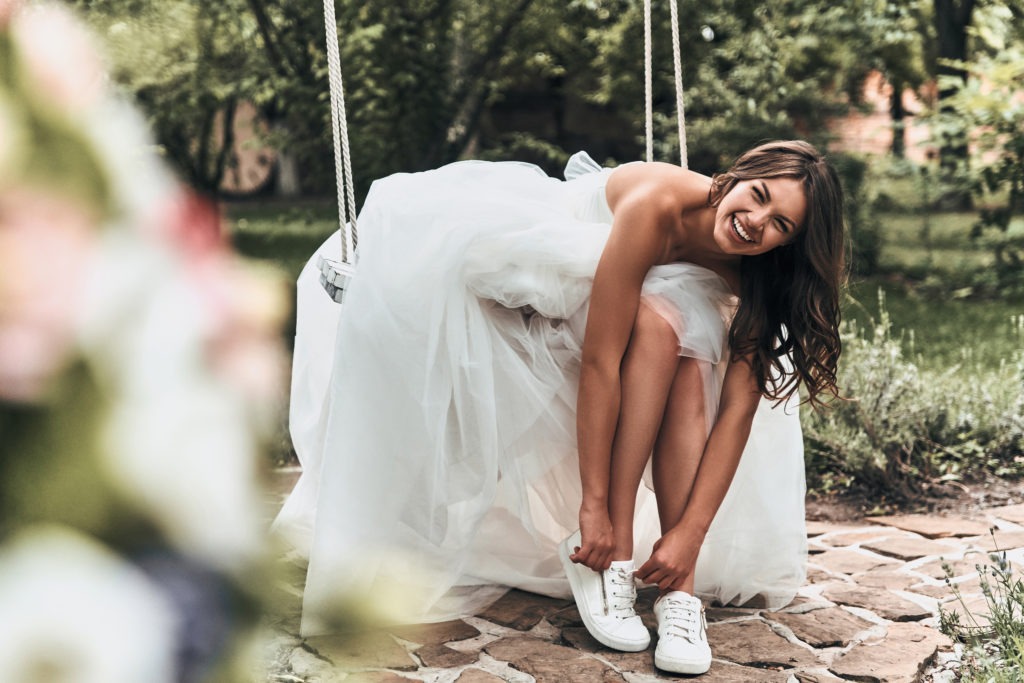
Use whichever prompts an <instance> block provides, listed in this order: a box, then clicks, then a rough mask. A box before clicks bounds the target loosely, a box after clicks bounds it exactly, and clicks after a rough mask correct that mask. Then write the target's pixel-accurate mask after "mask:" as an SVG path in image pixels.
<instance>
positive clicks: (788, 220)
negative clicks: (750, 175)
mask: <svg viewBox="0 0 1024 683" xmlns="http://www.w3.org/2000/svg"><path fill="white" fill-rule="evenodd" d="M761 192H763V193H764V199H765V201H766V202H770V201H771V200H772V193H771V191H770V190H769V189H768V184H767V183H765V182H764V181H763V180H762V181H761ZM778 219H779V220H781V221H785V223H786V227H787V228H788V229H789V231H790V232H792V231H794V230H796V223H795V222H794V221H793V220H792V219H791V218H789V217H788V216H784V215H782V214H779V215H778Z"/></svg>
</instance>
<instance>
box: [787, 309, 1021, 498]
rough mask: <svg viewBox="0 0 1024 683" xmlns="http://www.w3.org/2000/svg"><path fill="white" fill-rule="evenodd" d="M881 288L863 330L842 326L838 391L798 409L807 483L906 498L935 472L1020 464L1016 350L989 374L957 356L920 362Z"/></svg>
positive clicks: (954, 473) (951, 474)
mask: <svg viewBox="0 0 1024 683" xmlns="http://www.w3.org/2000/svg"><path fill="white" fill-rule="evenodd" d="M879 297H880V299H882V301H881V302H880V303H881V306H880V309H881V313H880V316H879V319H878V321H877V322H875V323H874V325H873V326H872V327H871V328H870V329H869V330H861V329H860V328H858V326H857V325H856V324H852V323H851V324H847V325H846V326H845V327H844V331H843V344H844V350H843V359H842V362H841V365H840V377H839V384H840V386H841V387H842V390H843V392H844V394H843V396H844V400H839V401H835V402H834V403H833V404H832V405H831V406H830V407H829V408H828V409H826V410H823V411H817V412H814V411H805V412H804V416H805V417H804V434H805V444H806V447H807V471H808V479H809V482H810V485H811V487H812V488H813V489H817V490H819V491H825V492H827V491H830V490H833V489H837V488H853V487H857V488H861V489H866V490H867V491H870V492H871V493H872V494H876V495H878V496H881V497H886V498H889V499H896V500H907V499H911V498H913V497H915V496H917V495H919V494H920V493H922V492H923V491H924V490H925V489H926V488H927V486H928V485H929V484H930V483H932V482H935V481H937V480H956V479H961V478H965V477H970V476H974V475H978V474H981V473H983V472H986V473H993V474H996V475H999V476H1015V475H1020V474H1021V473H1022V472H1024V458H1022V457H1021V453H1022V446H1024V383H1022V380H1024V360H1022V357H1021V356H1020V355H1019V354H1018V356H1017V357H1016V358H1015V359H1013V360H1012V362H1011V363H1008V364H1005V367H1004V368H1003V369H1002V370H1001V371H1000V372H998V373H996V374H995V375H993V376H990V377H982V376H980V375H979V374H978V373H974V372H971V368H965V367H964V366H963V365H960V366H954V367H952V368H949V369H946V370H943V371H922V370H921V369H920V368H919V367H918V366H917V365H916V364H915V363H914V362H912V361H911V360H910V359H908V358H907V357H906V355H905V354H904V352H903V344H902V341H901V339H899V338H897V337H894V336H893V334H892V323H891V320H890V319H889V314H888V312H887V311H886V309H885V305H884V297H883V295H882V294H881V292H880V293H879Z"/></svg>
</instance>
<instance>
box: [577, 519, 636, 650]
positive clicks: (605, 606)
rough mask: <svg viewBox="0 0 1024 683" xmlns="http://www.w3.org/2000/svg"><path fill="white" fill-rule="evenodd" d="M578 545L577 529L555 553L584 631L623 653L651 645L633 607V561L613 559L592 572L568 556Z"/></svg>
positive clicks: (634, 589)
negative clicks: (602, 568) (566, 578)
mask: <svg viewBox="0 0 1024 683" xmlns="http://www.w3.org/2000/svg"><path fill="white" fill-rule="evenodd" d="M579 545H580V532H578V531H577V532H576V533H574V534H573V535H571V536H570V537H569V538H567V539H565V540H564V541H563V542H562V544H561V545H559V547H558V555H559V557H560V558H561V560H562V566H563V567H564V568H565V574H566V576H567V577H568V578H569V586H571V587H572V595H573V597H574V598H575V599H576V607H577V608H579V611H580V617H581V618H582V619H583V624H584V625H585V626H586V627H587V631H589V632H590V635H592V636H593V637H594V639H595V640H597V641H598V642H599V643H601V644H602V645H605V646H607V647H610V648H612V649H615V650H622V651H623V652H640V651H642V650H645V649H647V646H648V645H650V644H651V634H650V633H649V632H648V631H647V627H646V626H644V624H643V622H642V621H641V620H640V617H638V616H637V615H636V612H635V611H634V610H633V604H634V603H635V602H636V584H635V583H634V582H633V570H634V569H635V567H634V565H633V560H627V561H623V562H612V566H611V567H610V568H609V569H608V570H607V571H603V572H595V571H593V570H592V569H590V568H589V567H585V566H584V565H582V564H576V563H575V562H573V561H572V560H570V559H569V556H570V555H572V554H573V553H574V552H575V551H576V548H578V547H579Z"/></svg>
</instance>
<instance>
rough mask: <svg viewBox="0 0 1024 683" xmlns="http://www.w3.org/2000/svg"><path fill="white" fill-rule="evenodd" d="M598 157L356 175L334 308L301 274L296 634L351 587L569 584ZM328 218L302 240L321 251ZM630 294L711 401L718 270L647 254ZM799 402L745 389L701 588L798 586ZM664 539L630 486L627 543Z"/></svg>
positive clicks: (433, 614) (468, 608) (420, 593)
mask: <svg viewBox="0 0 1024 683" xmlns="http://www.w3.org/2000/svg"><path fill="white" fill-rule="evenodd" d="M609 173H610V169H601V168H600V167H599V166H597V165H596V164H595V163H594V162H593V161H592V160H590V159H589V157H587V156H586V155H584V154H579V155H576V156H575V157H573V159H572V160H571V161H570V163H569V166H568V167H567V169H566V177H567V178H568V179H567V180H566V181H561V180H557V179H554V178H550V177H548V176H546V175H545V174H544V173H543V172H542V171H541V170H540V169H538V168H537V167H535V166H532V165H529V164H522V163H513V162H503V163H489V162H480V161H465V162H459V163H455V164H451V165H449V166H445V167H443V168H440V169H437V170H434V171H428V172H425V173H415V174H396V175H393V176H390V177H388V178H384V179H383V180H379V181H377V182H375V183H374V184H373V186H372V187H371V189H370V193H369V195H368V197H367V199H366V202H365V206H364V208H363V210H362V213H361V214H360V216H359V229H360V240H361V241H360V247H359V249H360V251H359V261H358V267H357V274H356V276H355V278H354V280H353V281H352V283H351V285H350V288H349V291H348V293H347V297H346V300H345V303H344V304H343V305H342V306H338V305H337V304H335V303H333V302H332V301H331V300H330V299H329V298H328V296H327V295H326V294H325V293H324V291H323V290H322V289H321V287H320V285H319V282H318V273H317V271H316V267H315V261H316V255H314V257H313V259H311V261H310V264H309V265H307V267H306V269H305V270H304V271H303V273H302V275H301V276H300V278H299V282H298V323H297V332H296V339H295V356H294V367H293V379H292V396H291V400H292V403H291V415H290V417H291V425H290V426H291V432H292V437H293V442H294V445H295V450H296V452H297V454H298V457H299V460H300V462H301V464H302V468H303V473H302V476H301V478H300V480H299V482H298V483H297V485H296V487H295V490H294V491H293V492H292V494H291V495H290V496H289V498H288V499H287V501H286V502H285V505H284V507H283V509H282V510H281V512H280V514H279V516H278V518H277V520H276V522H275V528H276V529H277V530H278V531H279V532H280V533H281V534H283V535H284V536H285V538H286V539H287V540H288V541H290V543H291V544H293V545H294V547H296V548H297V549H298V550H299V551H301V552H302V553H305V554H306V555H307V556H308V558H309V570H308V575H307V582H306V592H305V597H304V613H303V624H302V628H303V632H304V633H306V634H311V633H317V632H321V631H323V630H324V629H325V628H327V627H328V626H327V625H328V622H329V617H330V613H331V610H332V609H333V608H334V607H335V606H337V605H338V604H351V602H349V601H351V600H352V599H353V597H358V596H363V597H369V599H372V600H379V601H380V602H381V603H387V602H388V601H396V600H397V601H399V602H400V603H401V605H402V608H403V612H402V615H403V618H406V619H410V620H419V621H437V620H443V619H449V618H452V617H455V616H458V615H464V614H470V613H473V612H474V611H476V610H479V609H481V608H482V607H484V606H485V605H486V604H488V603H489V602H491V601H493V600H494V599H496V598H497V597H498V596H500V595H501V593H502V592H503V591H504V590H505V589H506V588H507V587H510V586H511V587H517V588H521V589H524V590H528V591H534V592H537V593H542V594H545V595H551V596H558V597H568V596H569V595H570V592H569V585H568V582H567V580H566V578H565V574H564V572H563V570H562V568H561V566H560V563H559V560H558V557H557V552H556V544H557V543H558V542H559V541H561V540H562V539H563V538H564V537H566V536H568V535H569V533H571V532H572V531H573V530H574V529H575V528H576V527H577V525H578V522H577V515H578V511H579V504H580V496H581V492H580V479H579V472H578V460H577V453H576V420H575V405H576V392H577V383H578V370H579V358H580V348H581V344H582V340H583V329H584V323H585V319H586V314H587V303H588V297H589V294H590V288H591V281H592V277H593V274H594V271H595V268H596V265H597V261H598V258H599V256H600V254H601V251H602V249H603V247H604V243H605V240H606V239H607V237H608V234H609V230H610V227H611V220H612V215H611V211H610V210H609V208H608V205H607V202H606V200H605V194H604V186H605V182H606V180H607V178H608V174H609ZM337 245H338V236H337V233H336V234H335V235H334V236H333V237H332V238H331V239H329V240H328V241H327V242H326V243H325V244H324V246H323V247H321V249H320V250H319V251H318V253H325V254H326V255H327V256H328V257H331V256H332V255H333V253H334V252H335V250H337V248H338V246H337ZM644 298H645V300H646V301H647V302H648V303H649V304H650V305H652V306H654V307H655V309H656V310H658V311H659V312H660V313H661V314H662V315H663V316H665V317H666V318H668V319H669V320H670V321H671V322H672V323H673V325H674V326H675V328H676V329H677V331H678V333H679V340H680V353H681V354H684V355H687V356H693V357H696V358H698V359H701V360H703V361H705V363H704V364H703V365H704V367H705V382H704V387H705V394H706V397H705V398H706V401H707V404H708V406H709V407H710V408H711V411H710V412H709V414H710V415H713V414H714V411H715V409H716V408H717V400H718V394H719V389H720V379H721V375H722V373H723V370H724V365H725V364H724V363H723V362H722V361H723V358H724V356H725V355H726V353H727V349H726V337H727V330H728V323H729V319H730V316H731V314H732V311H733V308H734V306H735V300H734V298H733V297H732V295H731V294H730V293H729V291H728V289H727V287H726V285H725V283H724V282H723V281H722V280H721V278H719V277H718V276H717V275H716V274H714V273H712V272H710V271H708V270H706V269H704V268H701V267H698V266H695V265H693V264H688V263H678V264H671V265H664V266H657V267H655V268H653V269H652V270H651V271H650V274H649V275H648V277H647V280H646V282H645V285H644ZM803 467H804V465H803V444H802V438H801V432H800V422H799V417H798V413H797V407H796V405H795V402H793V401H791V402H790V403H789V404H788V405H782V406H779V407H777V408H772V404H771V403H769V402H768V401H766V400H762V404H761V406H760V407H759V409H758V411H757V414H756V416H755V418H754V424H753V429H752V432H751V436H750V439H749V442H748V445H747V448H746V450H745V451H744V454H743V457H742V460H741V462H740V465H739V469H738V471H737V473H736V476H735V479H734V480H733V483H732V485H731V487H730V489H729V492H728V494H727V495H726V498H725V500H724V502H723V503H722V506H721V508H720V509H719V512H718V514H717V516H716V518H715V521H714V523H713V525H712V527H711V529H710V531H709V533H708V534H707V537H706V540H705V543H704V545H703V547H702V548H701V552H700V557H699V560H698V563H697V572H696V590H697V592H698V593H699V594H700V595H701V596H702V597H704V598H706V599H715V600H717V601H720V602H722V603H742V602H746V601H748V600H750V599H751V598H753V597H755V596H758V595H760V596H762V600H763V601H765V602H766V603H767V604H768V605H769V606H771V607H780V606H782V605H784V604H786V603H788V602H789V601H790V600H791V599H792V597H793V595H794V593H795V592H796V590H797V588H799V587H800V586H801V585H802V583H803V579H804V563H805V559H806V550H807V545H806V536H805V527H804V469H803ZM658 536H659V532H658V520H657V513H656V508H655V505H654V500H653V493H652V492H651V491H650V489H649V488H648V487H647V486H641V492H640V497H639V500H638V506H637V520H636V539H637V548H636V555H635V557H636V558H637V560H638V563H641V562H643V561H644V560H646V559H647V557H648V556H649V554H650V550H651V546H652V544H653V543H654V541H655V540H657V538H658Z"/></svg>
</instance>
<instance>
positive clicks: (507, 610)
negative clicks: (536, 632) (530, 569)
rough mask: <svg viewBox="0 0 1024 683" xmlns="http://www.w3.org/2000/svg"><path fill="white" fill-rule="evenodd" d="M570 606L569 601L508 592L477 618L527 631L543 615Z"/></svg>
mask: <svg viewBox="0 0 1024 683" xmlns="http://www.w3.org/2000/svg"><path fill="white" fill-rule="evenodd" d="M571 604H572V601H571V600H557V599H555V598H548V597H545V596H543V595H537V594H536V593H527V592H526V591H521V590H510V591H509V592H508V593H506V594H505V595H503V596H502V597H501V599H499V600H498V601H497V602H495V603H494V604H493V605H491V606H490V607H488V608H487V609H486V610H484V611H483V612H481V613H480V614H478V615H477V616H479V617H480V618H481V619H486V620H487V621H493V622H494V623H495V624H500V625H501V626H507V627H508V628H514V629H515V630H517V631H529V630H530V629H531V628H533V627H534V626H536V625H537V624H538V622H540V620H541V619H542V618H544V616H545V615H547V614H549V613H552V612H557V611H558V610H561V609H564V608H566V607H568V606H569V605H571Z"/></svg>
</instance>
